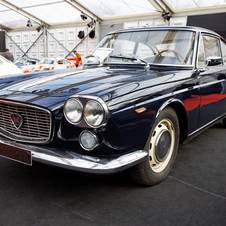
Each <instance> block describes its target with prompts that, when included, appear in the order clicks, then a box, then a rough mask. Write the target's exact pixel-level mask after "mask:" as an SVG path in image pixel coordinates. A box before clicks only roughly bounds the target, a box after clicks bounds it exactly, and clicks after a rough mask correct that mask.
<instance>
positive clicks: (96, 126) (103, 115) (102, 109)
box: [83, 100, 105, 128]
mask: <svg viewBox="0 0 226 226" xmlns="http://www.w3.org/2000/svg"><path fill="white" fill-rule="evenodd" d="M90 103H91V104H92V103H94V104H97V105H99V107H100V108H101V109H99V110H101V111H102V120H101V122H100V123H99V124H98V125H94V124H92V123H91V120H90V119H89V118H88V116H86V113H87V112H86V111H87V108H88V105H89V104H90ZM94 111H95V110H94ZM104 117H105V112H104V108H103V106H102V105H101V104H100V103H99V102H98V101H96V100H89V101H87V102H86V104H85V106H84V109H83V118H84V120H85V121H86V123H87V124H88V125H89V126H90V127H92V128H98V127H99V126H100V125H101V124H102V122H103V121H104Z"/></svg>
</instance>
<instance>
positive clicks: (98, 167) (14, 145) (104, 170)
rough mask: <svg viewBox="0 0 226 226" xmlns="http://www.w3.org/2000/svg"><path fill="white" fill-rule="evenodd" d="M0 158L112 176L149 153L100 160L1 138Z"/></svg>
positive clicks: (67, 151)
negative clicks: (111, 174)
mask: <svg viewBox="0 0 226 226" xmlns="http://www.w3.org/2000/svg"><path fill="white" fill-rule="evenodd" d="M0 156H3V157H6V158H9V159H12V160H14V161H18V162H21V163H24V164H27V165H32V161H37V162H42V163H45V164H48V165H53V166H57V167H61V168H66V169H72V170H76V171H80V172H86V173H94V174H110V173H116V172H119V171H122V170H124V169H127V168H129V167H131V166H133V165H136V164H138V163H140V162H142V161H143V160H144V159H145V158H146V157H147V152H146V151H143V150H135V151H133V152H131V153H129V154H124V155H121V156H120V157H116V158H112V157H109V158H106V157H105V158H98V157H93V156H89V155H82V154H78V153H75V152H72V151H71V150H66V149H63V150H62V149H57V148H49V147H44V146H35V145H28V144H23V143H18V142H15V141H11V140H9V139H6V138H3V137H1V136H0Z"/></svg>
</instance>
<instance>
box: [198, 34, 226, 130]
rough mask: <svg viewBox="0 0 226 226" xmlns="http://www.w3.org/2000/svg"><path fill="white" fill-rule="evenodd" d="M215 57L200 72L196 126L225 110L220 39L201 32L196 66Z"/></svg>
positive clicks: (225, 79)
mask: <svg viewBox="0 0 226 226" xmlns="http://www.w3.org/2000/svg"><path fill="white" fill-rule="evenodd" d="M210 59H213V60H214V59H216V62H214V63H213V64H212V65H209V66H207V67H206V70H205V71H204V72H202V73H200V77H199V84H200V114H199V120H198V128H200V127H202V126H204V125H206V124H208V123H210V122H212V121H214V120H215V119H218V118H219V117H221V116H222V115H223V114H225V112H226V66H225V65H224V64H223V61H222V52H221V45H220V39H219V38H218V37H216V36H213V35H210V34H202V35H201V37H200V42H199V55H198V67H205V62H207V61H208V60H210Z"/></svg>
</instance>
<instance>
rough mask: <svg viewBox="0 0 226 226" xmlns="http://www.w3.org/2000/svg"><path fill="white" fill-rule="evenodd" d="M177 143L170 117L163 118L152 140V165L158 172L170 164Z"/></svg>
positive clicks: (150, 152) (150, 153)
mask: <svg viewBox="0 0 226 226" xmlns="http://www.w3.org/2000/svg"><path fill="white" fill-rule="evenodd" d="M174 144H175V131H174V128H173V123H172V122H171V121H170V120H169V119H163V120H161V121H160V122H159V123H158V125H157V126H156V127H155V129H154V131H153V133H152V136H151V140H150V149H149V156H150V166H151V168H152V170H153V171H154V172H156V173H159V172H161V171H163V170H164V169H165V168H166V166H167V165H168V163H169V161H170V159H171V156H172V153H173V149H174Z"/></svg>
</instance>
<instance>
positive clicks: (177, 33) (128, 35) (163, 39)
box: [93, 30, 195, 65]
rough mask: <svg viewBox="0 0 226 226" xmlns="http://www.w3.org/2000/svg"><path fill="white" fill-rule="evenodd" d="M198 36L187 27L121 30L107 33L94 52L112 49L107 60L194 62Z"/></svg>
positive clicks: (170, 62)
mask: <svg viewBox="0 0 226 226" xmlns="http://www.w3.org/2000/svg"><path fill="white" fill-rule="evenodd" d="M194 37H195V32H192V31H184V30H161V31H160V30H151V31H134V32H125V33H120V32H119V33H116V34H110V35H107V36H106V37H105V38H104V39H103V40H102V41H101V42H100V44H99V45H98V46H97V48H96V49H95V50H94V52H93V55H98V54H96V53H97V50H99V52H100V50H101V49H102V50H110V52H109V54H108V55H107V56H106V57H105V59H104V63H141V64H142V63H144V61H146V62H147V63H149V64H163V65H191V64H192V58H193V50H194ZM102 55H103V51H102ZM96 57H97V56H96Z"/></svg>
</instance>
